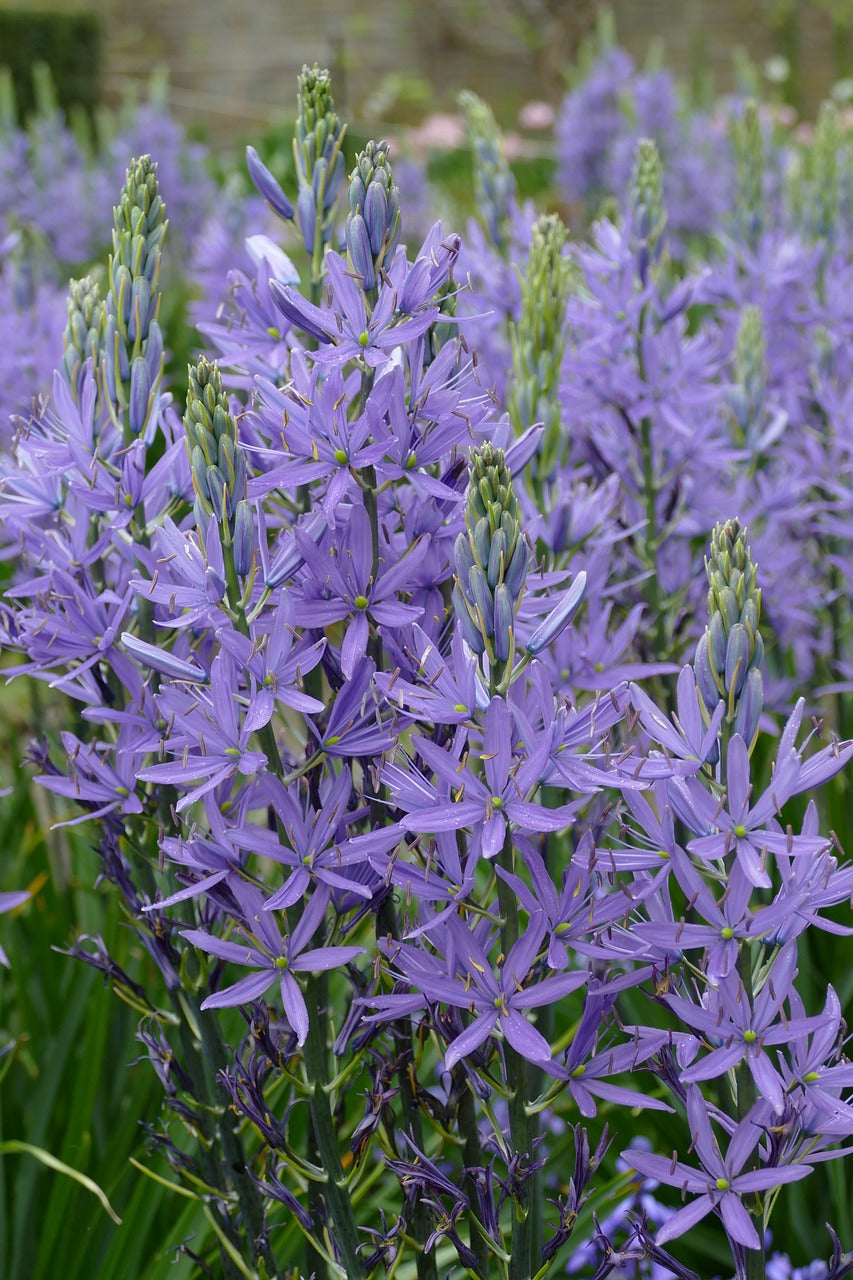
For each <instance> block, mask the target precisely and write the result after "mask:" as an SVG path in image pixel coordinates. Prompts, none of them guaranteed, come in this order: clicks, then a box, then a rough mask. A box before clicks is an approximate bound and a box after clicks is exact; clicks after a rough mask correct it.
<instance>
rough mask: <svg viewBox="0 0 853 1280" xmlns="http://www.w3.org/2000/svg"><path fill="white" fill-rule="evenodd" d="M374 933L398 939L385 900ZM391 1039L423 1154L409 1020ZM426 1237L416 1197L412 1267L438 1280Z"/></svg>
mask: <svg viewBox="0 0 853 1280" xmlns="http://www.w3.org/2000/svg"><path fill="white" fill-rule="evenodd" d="M376 931H377V934H378V933H382V934H383V935H385V934H390V936H391V937H392V938H394V939H399V937H400V923H399V921H398V919H397V912H396V911H395V910H394V904H393V902H392V900H391V898H390V896H389V897H387V898H386V899H385V901H384V902H383V903H382V906H381V907H380V908H379V911H378V913H377V917H376ZM390 1031H391V1036H392V1038H393V1040H394V1053H395V1056H396V1060H397V1063H398V1067H397V1072H396V1075H397V1082H398V1084H399V1086H400V1104H401V1111H402V1114H403V1120H404V1123H405V1121H408V1122H409V1125H410V1127H411V1131H412V1141H413V1142H414V1144H415V1146H416V1147H417V1148H418V1150H419V1151H424V1150H425V1148H424V1134H423V1125H422V1123H421V1109H420V1107H419V1106H418V1100H417V1097H416V1096H415V1091H414V1089H413V1088H412V1080H411V1077H410V1075H409V1065H410V1063H411V1061H412V1024H411V1020H410V1019H409V1018H395V1019H394V1021H393V1022H392V1023H391V1025H390ZM429 1234H430V1221H429V1215H428V1214H427V1211H426V1208H425V1206H424V1203H423V1200H422V1198H421V1197H420V1196H418V1197H417V1198H416V1199H415V1202H414V1206H413V1209H412V1236H413V1237H414V1239H415V1240H416V1241H417V1243H418V1245H419V1246H420V1247H419V1249H418V1253H417V1258H416V1265H417V1271H418V1280H438V1271H437V1269H436V1262H435V1253H434V1252H433V1253H425V1252H424V1245H425V1244H426V1242H427V1239H428V1238H429Z"/></svg>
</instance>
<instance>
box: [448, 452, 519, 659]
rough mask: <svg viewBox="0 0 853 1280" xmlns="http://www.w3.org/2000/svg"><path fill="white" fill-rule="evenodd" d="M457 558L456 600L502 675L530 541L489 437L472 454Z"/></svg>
mask: <svg viewBox="0 0 853 1280" xmlns="http://www.w3.org/2000/svg"><path fill="white" fill-rule="evenodd" d="M454 560H455V567H456V585H455V587H454V592H453V602H454V608H455V610H456V614H457V617H458V618H459V620H460V624H461V626H462V632H463V635H464V637H465V639H466V640H467V641H468V643H469V645H470V646H471V648H472V649H473V650H474V652H475V653H477V654H478V655H480V654H483V653H488V655H489V661H490V663H491V666H492V670H493V673H495V672H498V673H499V674H498V675H497V678H498V679H499V680H500V679H503V677H504V676H506V674H507V672H506V667H507V666H511V664H512V658H513V655H514V653H515V638H514V628H515V615H516V612H517V610H518V604H519V600H520V598H521V593H522V591H523V590H524V582H525V575H526V569H527V546H526V543H525V541H524V538H523V536H522V534H521V522H520V510H519V506H518V500H517V498H516V496H515V493H514V491H513V486H512V477H511V475H510V472H509V469H508V468H507V466H506V462H505V461H504V456H503V453H502V452H501V450H499V449H495V448H493V446H492V445H491V444H488V443H487V444H484V445H482V446H481V447H480V448H478V449H475V450H474V451H473V452H472V455H471V466H470V470H469V478H468V499H467V502H466V504H465V533H464V534H460V536H459V537H458V538H457V541H456V546H455V553H454ZM475 637H476V638H475Z"/></svg>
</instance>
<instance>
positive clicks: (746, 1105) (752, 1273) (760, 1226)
mask: <svg viewBox="0 0 853 1280" xmlns="http://www.w3.org/2000/svg"><path fill="white" fill-rule="evenodd" d="M737 971H738V975H739V976H740V980H741V982H742V983H743V995H744V1000H745V1001H746V1002H747V1003H748V1004H749V1006H750V1008H751V1007H752V997H753V990H752V963H751V957H750V954H749V947H748V946H746V945H741V947H740V949H739V951H738V959H737ZM735 1076H736V1081H737V1118H738V1120H743V1119H744V1117H745V1116H747V1115H748V1114H749V1112H750V1111H751V1110H752V1108H753V1106H754V1105H755V1101H756V1091H755V1081H754V1080H753V1078H752V1072H751V1071H750V1069H749V1066H748V1064H747V1062H746V1060H745V1059H744V1060H743V1061H742V1062H741V1063H740V1064H739V1065H738V1068H737V1071H736V1073H735ZM760 1163H761V1162H760V1159H759V1157H758V1155H757V1153H753V1155H752V1156H751V1157H750V1159H749V1160H748V1161H747V1165H746V1168H747V1171H749V1170H752V1169H757V1168H759V1166H760ZM754 1203H755V1207H754V1208H749V1206H745V1207H746V1208H747V1211H748V1213H749V1214H750V1216H751V1217H752V1218H753V1225H754V1227H755V1230H756V1233H757V1235H758V1248H757V1249H747V1250H746V1254H745V1261H746V1280H765V1275H766V1259H765V1257H764V1203H763V1201H762V1199H761V1196H760V1195H758V1193H757V1192H756V1194H755V1202H754Z"/></svg>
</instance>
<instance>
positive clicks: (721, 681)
mask: <svg viewBox="0 0 853 1280" xmlns="http://www.w3.org/2000/svg"><path fill="white" fill-rule="evenodd" d="M705 570H706V573H707V575H708V611H709V620H708V626H707V628H706V630H705V634H704V636H703V637H702V638H701V639H700V641H699V644H698V645H697V648H696V657H695V661H694V672H695V676H696V684H697V687H698V689H699V693H700V695H701V698H702V702H703V703H704V707H705V711H706V713H707V715H708V716H710V715H711V714H712V712H713V711H714V709H715V708H716V706H717V703H718V702H719V700H720V698H721V697H722V698H723V699H724V700H725V703H726V708H727V710H726V722H727V723H728V724H729V725H730V726H731V725H735V724H738V723H741V724H742V725H744V726H745V728H746V729H747V730H749V731H750V732H749V733H746V732H745V733H744V734H743V735H742V736H743V737H744V740H745V741H746V742H747V743H748V744H751V743H752V742H753V740H754V726H755V725H757V723H758V716H759V715H760V714H761V702H762V698H761V691H762V689H763V685H762V683H761V682H760V677H761V667H762V664H763V661H764V641H763V639H762V637H761V633H760V632H759V630H758V623H759V620H760V617H761V590H760V588H759V587H758V585H757V572H756V567H755V564H754V562H753V560H752V557H751V555H750V551H749V546H748V545H747V541H746V534H745V532H744V530H743V529H741V527H740V524H739V522H738V521H737V520H727V521H726V522H725V523H724V524H718V525H717V526H716V528H715V529H714V532H713V533H712V535H711V548H710V555H709V557H708V559H707V560H706V561H705ZM754 672H755V673H757V676H758V679H756V676H755V675H753V673H754ZM743 699H746V700H747V703H748V705H747V706H746V707H745V708H744V709H743V710H742V711H741V709H740V708H741V702H742V700H743ZM756 708H757V710H756ZM739 717H740V720H739ZM738 732H739V730H738Z"/></svg>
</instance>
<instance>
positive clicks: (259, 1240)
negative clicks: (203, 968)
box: [193, 1009, 276, 1276]
mask: <svg viewBox="0 0 853 1280" xmlns="http://www.w3.org/2000/svg"><path fill="white" fill-rule="evenodd" d="M193 1013H194V1014H196V1015H197V1018H198V1027H199V1032H200V1034H201V1048H202V1053H203V1055H204V1057H205V1059H206V1060H207V1061H208V1062H209V1063H210V1069H211V1071H212V1072H213V1075H214V1084H213V1088H214V1104H215V1105H216V1106H217V1110H218V1111H219V1112H220V1115H221V1119H220V1122H219V1126H218V1128H219V1137H220V1141H221V1143H222V1153H223V1155H224V1157H225V1163H226V1166H227V1168H228V1170H229V1171H230V1173H231V1176H232V1178H233V1182H234V1190H235V1192H236V1193H237V1200H238V1203H239V1205H240V1217H241V1218H242V1220H243V1227H244V1230H245V1231H246V1234H247V1236H248V1238H249V1241H250V1243H251V1246H252V1255H253V1258H254V1259H257V1258H258V1257H261V1258H263V1260H264V1264H265V1266H266V1268H267V1271H268V1273H269V1274H270V1275H271V1276H274V1275H275V1274H276V1261H275V1257H274V1256H273V1253H272V1250H271V1249H270V1246H269V1243H268V1242H267V1240H266V1236H265V1232H264V1215H263V1210H262V1207H261V1201H260V1196H259V1193H258V1189H257V1187H256V1186H255V1184H254V1183H253V1181H252V1179H251V1178H250V1176H249V1170H248V1162H247V1160H246V1153H245V1149H244V1147H243V1140H242V1138H241V1137H240V1134H239V1133H238V1131H237V1125H238V1124H239V1119H238V1117H237V1116H236V1115H235V1114H234V1112H233V1111H232V1110H231V1108H230V1107H229V1106H227V1105H226V1106H225V1107H224V1109H223V1107H222V1105H221V1104H220V1103H219V1102H218V1099H216V1098H215V1091H216V1085H215V1079H216V1074H217V1073H218V1072H219V1071H222V1070H224V1068H225V1065H226V1057H225V1048H224V1045H223V1041H222V1032H221V1030H220V1027H219V1024H218V1022H217V1021H216V1019H215V1018H206V1017H205V1016H204V1014H202V1013H201V1012H200V1011H197V1010H196V1009H194V1010H193Z"/></svg>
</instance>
